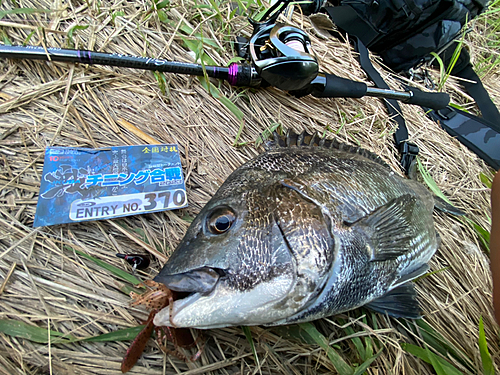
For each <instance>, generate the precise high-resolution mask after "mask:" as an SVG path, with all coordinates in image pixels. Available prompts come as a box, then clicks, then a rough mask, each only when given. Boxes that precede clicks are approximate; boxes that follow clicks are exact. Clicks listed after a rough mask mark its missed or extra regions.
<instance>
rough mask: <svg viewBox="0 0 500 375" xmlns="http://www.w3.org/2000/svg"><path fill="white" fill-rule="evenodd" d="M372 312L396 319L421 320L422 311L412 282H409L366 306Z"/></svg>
mask: <svg viewBox="0 0 500 375" xmlns="http://www.w3.org/2000/svg"><path fill="white" fill-rule="evenodd" d="M365 306H366V307H368V308H369V309H371V310H374V311H377V312H379V313H382V314H387V315H390V316H392V317H394V318H408V319H420V318H421V317H422V310H421V309H420V306H419V304H418V301H417V293H416V291H415V287H414V285H413V283H412V282H408V283H406V284H403V285H401V286H398V287H397V288H394V289H392V290H391V291H389V292H387V293H386V294H384V295H383V296H382V297H379V298H377V299H375V300H373V301H371V302H369V303H367V304H366V305H365Z"/></svg>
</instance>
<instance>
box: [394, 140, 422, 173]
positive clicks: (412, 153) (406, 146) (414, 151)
mask: <svg viewBox="0 0 500 375" xmlns="http://www.w3.org/2000/svg"><path fill="white" fill-rule="evenodd" d="M419 151H420V150H419V149H418V146H417V145H416V144H413V143H410V142H402V143H401V144H400V145H399V152H400V153H401V166H402V167H403V169H404V171H405V174H406V175H408V174H409V173H410V169H411V166H412V165H413V164H414V163H415V158H416V157H417V155H418V152H419Z"/></svg>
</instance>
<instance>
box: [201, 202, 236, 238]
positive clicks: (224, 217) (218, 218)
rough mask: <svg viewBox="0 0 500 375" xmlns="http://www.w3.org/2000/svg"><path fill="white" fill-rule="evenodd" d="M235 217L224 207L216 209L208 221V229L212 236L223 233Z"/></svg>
mask: <svg viewBox="0 0 500 375" xmlns="http://www.w3.org/2000/svg"><path fill="white" fill-rule="evenodd" d="M235 219H236V216H235V215H234V212H232V211H231V210H230V209H229V208H227V207H224V208H222V209H217V210H215V211H214V212H212V214H211V215H210V217H209V219H208V223H207V224H208V229H209V230H210V232H211V233H213V234H222V233H225V232H227V231H228V230H229V228H231V225H233V223H234V220H235Z"/></svg>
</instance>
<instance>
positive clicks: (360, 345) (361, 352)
mask: <svg viewBox="0 0 500 375" xmlns="http://www.w3.org/2000/svg"><path fill="white" fill-rule="evenodd" d="M338 323H339V324H341V325H344V324H345V321H344V320H343V319H338ZM344 332H345V333H346V334H347V336H350V335H354V334H355V333H356V332H354V329H353V328H352V327H351V326H348V327H345V328H344ZM351 341H352V343H353V344H354V346H355V347H356V349H357V351H358V354H359V358H361V361H366V360H367V359H368V357H367V356H366V350H365V347H364V345H363V341H361V338H360V337H352V338H351Z"/></svg>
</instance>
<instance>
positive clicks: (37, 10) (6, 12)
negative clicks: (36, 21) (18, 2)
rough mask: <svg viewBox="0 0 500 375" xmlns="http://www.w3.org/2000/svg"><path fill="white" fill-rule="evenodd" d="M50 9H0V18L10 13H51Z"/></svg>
mask: <svg viewBox="0 0 500 375" xmlns="http://www.w3.org/2000/svg"><path fill="white" fill-rule="evenodd" d="M50 12H51V11H50V9H35V8H15V9H9V10H2V11H0V19H2V18H4V17H5V16H6V15H10V14H34V13H50Z"/></svg>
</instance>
